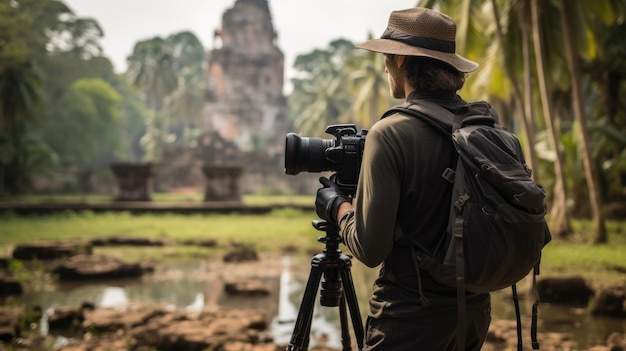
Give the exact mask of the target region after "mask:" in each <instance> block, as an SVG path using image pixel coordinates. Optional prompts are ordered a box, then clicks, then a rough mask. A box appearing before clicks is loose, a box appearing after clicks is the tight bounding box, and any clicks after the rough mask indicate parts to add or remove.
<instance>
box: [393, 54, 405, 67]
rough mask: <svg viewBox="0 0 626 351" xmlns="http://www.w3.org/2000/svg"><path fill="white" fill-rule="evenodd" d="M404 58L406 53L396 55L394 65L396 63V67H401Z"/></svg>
mask: <svg viewBox="0 0 626 351" xmlns="http://www.w3.org/2000/svg"><path fill="white" fill-rule="evenodd" d="M405 60H406V55H397V56H396V59H395V60H394V62H395V64H396V65H398V68H402V66H403V65H404V61H405Z"/></svg>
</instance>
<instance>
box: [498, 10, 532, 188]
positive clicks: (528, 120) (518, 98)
mask: <svg viewBox="0 0 626 351" xmlns="http://www.w3.org/2000/svg"><path fill="white" fill-rule="evenodd" d="M491 5H492V8H493V15H494V19H495V23H496V28H497V33H498V40H499V41H500V45H501V46H503V45H504V44H505V39H504V31H503V29H502V24H501V23H500V12H499V10H498V4H497V2H496V0H491ZM522 33H525V29H524V28H522ZM527 41H528V39H527V35H526V36H525V44H527ZM526 47H527V45H525V49H526ZM526 54H527V52H526V51H525V52H524V68H525V72H524V73H526V68H527V67H526V59H527V55H526ZM506 59H507V58H506V57H504V60H505V61H506ZM504 66H505V70H506V72H507V75H508V76H509V79H510V80H511V85H512V86H513V91H514V93H515V94H514V97H515V102H516V105H517V106H518V107H519V108H520V109H521V110H522V118H521V122H522V129H523V131H524V134H525V135H526V144H524V154H525V155H526V156H527V159H526V163H528V166H529V167H530V169H532V170H533V179H535V180H537V169H539V164H538V162H537V155H536V152H535V128H534V125H533V119H532V107H531V106H530V105H528V104H526V103H525V101H524V98H523V95H522V91H521V88H520V84H519V81H518V80H517V76H516V74H515V72H514V70H513V69H512V68H511V66H510V65H508V64H506V63H505V64H504ZM528 67H530V66H528ZM525 88H526V90H528V89H529V86H526V87H525Z"/></svg>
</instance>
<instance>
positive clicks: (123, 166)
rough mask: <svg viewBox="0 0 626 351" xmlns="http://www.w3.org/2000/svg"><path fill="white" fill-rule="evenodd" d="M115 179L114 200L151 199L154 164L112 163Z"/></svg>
mask: <svg viewBox="0 0 626 351" xmlns="http://www.w3.org/2000/svg"><path fill="white" fill-rule="evenodd" d="M111 170H112V171H113V174H114V175H115V179H116V180H117V189H118V192H117V195H116V196H115V201H152V188H153V178H152V177H153V175H154V165H153V164H151V163H114V164H112V165H111Z"/></svg>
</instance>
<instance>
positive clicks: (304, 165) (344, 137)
mask: <svg viewBox="0 0 626 351" xmlns="http://www.w3.org/2000/svg"><path fill="white" fill-rule="evenodd" d="M326 133H328V134H332V135H334V136H335V139H334V140H333V139H321V138H311V137H301V136H299V135H298V134H296V133H288V134H287V136H286V138H285V173H286V174H289V175H296V174H298V173H300V172H324V171H334V172H335V174H334V175H333V176H332V177H331V180H333V181H334V182H335V183H337V185H339V186H340V187H341V188H342V189H344V190H345V191H347V192H349V193H350V194H352V195H354V192H355V191H356V184H357V182H358V180H359V172H360V169H361V160H362V158H363V147H364V145H365V137H366V135H367V130H366V129H363V130H361V131H360V132H359V131H357V128H356V125H354V124H333V125H330V126H328V127H326Z"/></svg>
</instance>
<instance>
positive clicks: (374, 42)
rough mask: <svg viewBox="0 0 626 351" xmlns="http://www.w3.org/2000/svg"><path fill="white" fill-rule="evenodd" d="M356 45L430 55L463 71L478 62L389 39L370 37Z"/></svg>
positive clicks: (411, 54)
mask: <svg viewBox="0 0 626 351" xmlns="http://www.w3.org/2000/svg"><path fill="white" fill-rule="evenodd" d="M356 47H357V48H359V49H365V50H369V51H374V52H380V53H383V54H394V55H407V56H424V57H430V58H433V59H436V60H439V61H443V62H445V63H447V64H449V65H451V66H452V67H454V68H456V69H457V70H459V72H463V73H469V72H473V71H475V70H476V69H477V68H478V63H476V62H474V61H470V60H468V59H466V58H465V57H462V56H459V55H457V54H455V53H446V52H441V51H436V50H430V49H425V48H421V47H418V46H411V45H407V44H404V43H402V42H399V41H396V40H391V39H371V40H368V41H366V42H365V43H362V44H359V45H357V46H356Z"/></svg>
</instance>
